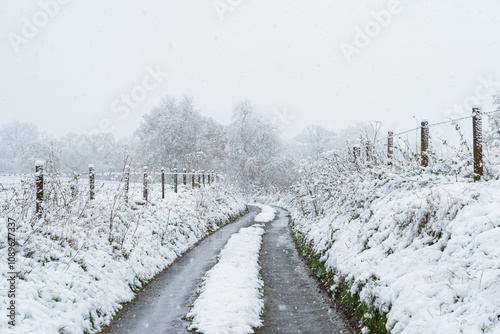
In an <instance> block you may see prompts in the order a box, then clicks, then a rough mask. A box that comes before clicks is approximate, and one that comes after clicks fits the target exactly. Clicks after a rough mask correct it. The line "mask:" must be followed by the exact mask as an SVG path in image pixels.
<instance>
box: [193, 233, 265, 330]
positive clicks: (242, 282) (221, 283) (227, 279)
mask: <svg viewBox="0 0 500 334" xmlns="http://www.w3.org/2000/svg"><path fill="white" fill-rule="evenodd" d="M263 234H264V228H263V226H262V225H261V224H256V225H253V226H251V227H247V228H242V229H241V230H240V231H239V232H238V233H236V234H234V235H233V236H231V238H230V239H229V241H228V243H227V244H226V246H225V247H224V249H223V250H222V251H221V253H220V255H219V262H218V263H217V264H216V265H215V266H214V267H213V268H212V269H211V270H210V271H209V272H208V273H207V274H206V276H205V278H204V281H203V284H202V287H201V289H200V295H199V297H198V299H196V301H195V302H194V304H193V307H192V309H191V311H190V312H189V314H188V315H187V317H188V318H192V321H193V324H192V325H191V326H190V329H191V330H197V331H198V332H201V333H205V334H247V333H253V328H256V327H260V326H262V321H261V320H260V315H261V313H262V310H263V307H264V301H263V299H262V287H263V285H264V283H263V282H262V279H261V278H260V275H259V270H260V266H259V264H258V260H259V251H260V247H261V243H262V235H263Z"/></svg>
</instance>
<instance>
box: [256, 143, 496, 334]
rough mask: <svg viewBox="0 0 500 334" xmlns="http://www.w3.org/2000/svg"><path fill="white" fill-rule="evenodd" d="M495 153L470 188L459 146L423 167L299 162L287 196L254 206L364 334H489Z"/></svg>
mask: <svg viewBox="0 0 500 334" xmlns="http://www.w3.org/2000/svg"><path fill="white" fill-rule="evenodd" d="M491 143H493V144H494V143H495V142H494V141H492V142H491ZM399 147H401V146H399ZM498 152H500V150H499V148H498V146H496V145H489V146H488V153H489V155H488V157H487V159H486V163H485V170H486V172H485V176H484V178H483V180H481V181H479V182H474V181H473V178H474V175H473V172H472V166H471V164H470V163H468V161H471V160H472V158H471V153H470V151H469V150H468V149H467V148H466V145H465V144H464V145H462V146H461V147H459V148H457V149H456V151H455V157H454V158H453V157H452V158H445V157H442V156H441V157H438V156H435V155H432V154H430V156H431V164H430V167H427V168H422V167H419V166H418V157H417V161H414V160H413V159H406V158H405V154H406V152H403V151H402V150H399V152H396V153H395V157H394V160H393V164H392V165H391V166H387V163H386V158H385V157H384V155H383V153H384V152H382V153H380V152H379V153H380V154H373V155H372V156H371V157H370V159H369V160H366V159H359V158H358V160H357V161H356V162H355V161H353V158H352V156H349V155H346V154H344V153H342V152H330V153H327V154H324V156H323V159H322V160H320V161H316V162H314V163H304V165H303V167H302V179H301V182H299V184H297V186H296V187H295V190H294V194H293V195H284V194H276V195H274V196H267V197H262V198H260V199H259V198H257V200H263V201H265V200H267V201H268V202H272V203H274V204H276V205H280V206H283V207H286V208H288V209H289V210H290V212H291V225H292V229H293V232H294V234H295V237H296V239H297V241H298V243H299V246H300V247H301V250H302V253H303V255H305V256H306V257H308V258H309V259H310V261H311V266H312V268H313V269H314V271H315V273H316V276H317V277H318V278H319V279H321V280H322V281H323V282H324V283H325V284H326V285H327V286H328V287H329V288H330V290H331V293H332V295H333V296H334V297H335V298H336V299H337V301H338V302H339V303H340V304H341V305H342V306H343V307H344V308H345V310H346V311H347V312H348V313H350V314H352V315H353V316H355V317H357V318H358V320H359V321H360V323H361V324H362V329H363V332H372V333H383V332H391V333H397V334H399V333H401V334H403V333H478V334H479V333H497V332H498V331H499V328H500V327H499V326H500V325H499V321H500V271H499V268H500V247H499V246H498V240H499V238H500V208H499V206H498V203H499V201H500V180H499V178H500V172H499V171H500V169H499V168H498V165H499V161H498V156H499V154H498Z"/></svg>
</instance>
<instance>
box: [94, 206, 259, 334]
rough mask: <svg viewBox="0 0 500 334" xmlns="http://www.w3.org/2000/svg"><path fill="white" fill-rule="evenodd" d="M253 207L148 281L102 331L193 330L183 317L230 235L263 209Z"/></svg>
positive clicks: (122, 333)
mask: <svg viewBox="0 0 500 334" xmlns="http://www.w3.org/2000/svg"><path fill="white" fill-rule="evenodd" d="M249 209H250V212H249V213H248V214H247V215H245V216H243V217H241V218H239V219H237V220H236V221H235V222H233V223H231V224H228V225H226V226H223V227H221V228H220V229H219V230H218V231H216V232H214V233H213V234H212V235H210V236H208V237H207V238H206V239H204V240H203V241H201V242H200V243H199V244H198V245H197V246H196V247H194V248H193V249H192V250H191V251H189V252H188V253H187V254H185V255H184V256H183V257H181V258H180V259H179V260H178V261H176V262H174V263H173V264H172V265H171V266H170V268H169V269H168V270H167V271H165V272H164V273H162V274H160V275H159V276H158V277H157V278H156V279H155V280H154V281H152V282H151V283H150V284H148V285H147V286H146V287H145V288H144V290H143V291H141V292H140V293H139V294H138V295H137V298H136V299H135V301H134V302H132V303H130V304H128V305H126V306H124V308H123V310H122V311H120V312H119V313H118V314H117V315H116V316H115V319H114V320H113V321H112V323H111V325H110V326H109V328H108V329H106V330H104V331H103V332H102V334H104V333H106V334H129V333H130V334H149V333H151V334H160V333H168V334H173V333H176V334H177V333H189V332H188V330H187V327H188V326H189V324H190V323H189V322H187V321H184V320H182V318H183V317H184V316H185V315H186V314H187V313H188V312H189V306H191V304H192V303H193V302H194V300H195V299H196V291H197V289H198V287H199V285H200V284H201V282H202V279H203V277H204V275H205V273H206V272H207V271H208V270H210V268H212V267H213V266H214V265H215V263H216V260H217V255H219V253H220V251H221V250H222V248H224V246H225V245H226V243H227V241H228V240H229V237H230V236H231V235H232V234H233V233H236V232H238V231H239V230H240V228H242V227H247V226H250V225H252V224H253V219H254V218H255V216H256V215H257V214H258V213H259V212H260V209H258V208H256V207H250V208H249Z"/></svg>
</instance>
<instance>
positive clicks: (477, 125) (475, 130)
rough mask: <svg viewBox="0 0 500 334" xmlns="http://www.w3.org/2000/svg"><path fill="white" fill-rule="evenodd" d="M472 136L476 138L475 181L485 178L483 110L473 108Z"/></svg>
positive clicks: (474, 143) (474, 144)
mask: <svg viewBox="0 0 500 334" xmlns="http://www.w3.org/2000/svg"><path fill="white" fill-rule="evenodd" d="M472 115H473V116H472V134H473V137H474V142H473V147H474V181H479V180H480V179H481V177H482V176H483V120H482V115H481V108H480V107H474V108H472Z"/></svg>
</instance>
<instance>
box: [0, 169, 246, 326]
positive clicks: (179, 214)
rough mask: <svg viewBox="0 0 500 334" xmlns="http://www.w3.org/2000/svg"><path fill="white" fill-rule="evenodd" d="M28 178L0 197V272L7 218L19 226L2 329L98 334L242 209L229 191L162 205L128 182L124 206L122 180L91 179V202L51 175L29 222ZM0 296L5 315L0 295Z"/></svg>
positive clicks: (154, 193) (184, 192)
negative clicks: (39, 210)
mask: <svg viewBox="0 0 500 334" xmlns="http://www.w3.org/2000/svg"><path fill="white" fill-rule="evenodd" d="M5 181H7V182H5ZM32 182H33V181H32V178H27V179H25V180H23V181H21V182H18V181H16V180H12V179H11V180H10V181H9V180H3V183H4V184H10V186H9V187H8V190H6V191H3V192H2V193H1V194H2V203H1V207H0V210H1V216H0V217H1V219H0V272H2V273H7V272H10V271H11V270H9V268H7V261H6V257H7V254H6V250H7V247H6V246H7V229H6V222H7V221H6V219H5V218H6V217H9V218H11V219H15V221H16V224H17V231H16V232H15V237H16V244H17V249H18V254H17V269H19V270H20V273H19V280H18V286H17V295H16V303H17V313H18V314H17V319H16V326H15V328H14V327H8V326H7V322H6V321H1V322H0V332H2V333H6V332H13V333H28V332H33V333H44V334H51V333H54V334H61V333H71V334H73V333H95V332H97V331H98V330H99V329H100V328H101V327H102V326H103V325H105V324H107V323H109V322H110V320H111V318H112V316H113V315H114V314H115V313H116V312H117V311H118V310H120V309H121V307H122V304H123V303H126V302H128V301H130V300H132V298H134V295H135V293H137V292H138V291H140V289H141V288H142V287H143V286H144V285H145V284H146V283H147V282H148V281H150V280H151V279H152V278H153V277H154V276H155V275H156V274H158V273H160V272H161V271H163V270H164V269H165V268H168V266H169V265H170V264H171V263H172V262H173V261H174V260H175V259H176V258H178V257H179V256H181V255H182V254H183V253H185V252H186V251H187V250H189V248H190V247H192V246H194V245H195V244H196V243H197V242H198V241H199V240H201V239H202V238H204V237H205V236H207V235H208V234H210V233H211V232H213V231H215V230H217V229H218V228H219V227H220V226H222V225H224V224H226V223H228V222H229V221H230V220H231V219H234V218H235V217H237V216H239V215H240V214H242V213H243V212H244V211H245V210H246V205H245V203H244V202H243V200H242V199H241V198H240V197H238V196H237V195H235V194H234V193H233V192H231V191H230V190H228V187H224V188H220V187H218V186H211V187H206V188H196V189H194V190H191V189H190V188H186V189H184V188H182V187H181V189H180V192H179V193H178V194H175V193H174V192H173V191H171V190H168V191H167V193H166V198H165V199H163V200H162V199H161V193H160V191H159V187H160V186H159V185H158V184H155V185H152V187H151V188H152V189H151V194H150V197H149V200H148V201H147V202H145V201H143V200H142V193H139V194H135V193H136V191H134V189H135V188H140V187H135V186H132V185H131V188H132V189H131V198H130V201H129V202H130V204H129V205H125V203H124V199H123V184H121V183H120V182H97V196H96V199H95V200H94V201H89V200H88V195H89V194H88V191H87V190H86V188H87V187H88V184H87V185H81V186H78V184H76V183H75V181H74V180H71V179H59V178H54V179H50V180H49V179H47V180H46V184H45V191H46V198H47V201H46V204H45V211H44V214H43V216H42V218H41V219H36V218H35V217H34V214H33V207H34V206H33V205H32V204H33V200H32V199H33V198H34V194H33V189H34V187H33V184H32ZM81 183H84V182H81ZM7 284H8V281H7V279H6V278H5V277H4V278H3V279H2V280H0V290H2V291H7V288H8V286H7ZM0 298H1V299H0V307H1V308H2V309H4V310H5V309H7V303H8V299H7V295H6V294H2V296H1V297H0ZM7 328H10V330H11V331H7Z"/></svg>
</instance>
